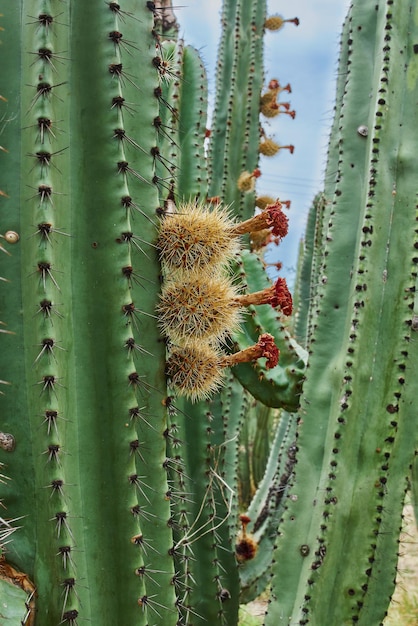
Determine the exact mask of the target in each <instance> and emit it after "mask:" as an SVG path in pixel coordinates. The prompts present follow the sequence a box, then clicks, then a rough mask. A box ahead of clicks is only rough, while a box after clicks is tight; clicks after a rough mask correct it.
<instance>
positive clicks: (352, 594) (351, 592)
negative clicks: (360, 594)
mask: <svg viewBox="0 0 418 626" xmlns="http://www.w3.org/2000/svg"><path fill="white" fill-rule="evenodd" d="M347 593H348V595H349V596H355V595H356V592H355V590H354V589H348V590H347Z"/></svg>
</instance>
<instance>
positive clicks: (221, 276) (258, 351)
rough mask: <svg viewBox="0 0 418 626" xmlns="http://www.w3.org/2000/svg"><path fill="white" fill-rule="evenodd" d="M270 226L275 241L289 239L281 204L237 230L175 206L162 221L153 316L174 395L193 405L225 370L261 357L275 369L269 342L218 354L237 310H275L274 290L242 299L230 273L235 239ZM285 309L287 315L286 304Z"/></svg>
mask: <svg viewBox="0 0 418 626" xmlns="http://www.w3.org/2000/svg"><path fill="white" fill-rule="evenodd" d="M270 226H272V227H273V232H275V233H276V234H277V235H278V236H284V235H285V234H286V232H287V218H286V216H285V215H284V214H283V213H282V212H281V204H280V203H279V202H276V203H273V204H272V205H269V206H268V207H266V209H265V210H264V211H263V212H262V214H259V215H257V216H254V218H251V219H250V220H247V221H245V222H242V223H241V224H239V223H236V222H235V221H234V220H233V219H232V218H231V217H230V214H229V213H228V210H227V209H226V208H225V207H222V206H219V205H218V206H215V207H213V208H211V209H210V208H208V206H207V205H205V204H195V203H186V204H182V205H180V206H179V207H178V209H176V211H174V212H167V213H165V215H164V217H163V219H162V221H161V225H160V230H159V235H158V239H157V248H158V250H159V254H160V260H161V264H162V269H163V276H164V284H163V287H162V291H161V296H160V302H159V304H158V307H157V313H158V317H159V325H160V328H161V332H162V333H163V335H164V336H165V337H166V338H167V339H168V349H169V352H170V354H169V357H168V360H167V367H166V372H167V376H168V378H169V379H170V381H171V384H172V385H173V387H174V388H175V389H176V390H177V392H178V393H179V394H180V395H185V396H187V397H188V398H190V399H191V400H192V401H195V400H199V399H203V398H207V397H209V396H210V395H211V394H212V393H213V392H215V391H216V390H217V389H218V388H219V386H220V385H221V384H222V381H223V371H224V368H225V367H229V366H231V365H234V364H235V363H238V362H242V361H243V360H244V361H249V360H255V359H257V358H260V357H261V356H264V357H266V358H267V367H274V365H275V364H276V363H277V359H278V351H277V348H276V347H275V346H274V341H273V339H272V337H271V336H270V335H262V336H261V337H260V340H259V342H258V343H257V344H256V345H255V346H253V347H251V348H250V349H247V350H246V351H245V350H244V351H241V352H239V353H236V354H235V355H232V356H231V355H229V356H226V355H225V354H223V353H222V350H221V345H222V343H223V342H224V341H225V340H226V339H227V337H228V336H229V335H230V334H231V333H233V332H234V331H236V330H237V329H238V328H239V325H240V322H241V310H242V307H243V306H247V305H248V304H258V303H266V302H270V303H271V304H273V302H274V306H277V305H281V304H280V302H279V301H278V300H277V297H278V296H277V293H278V292H277V289H276V288H275V287H272V288H270V289H267V290H265V291H263V292H257V293H256V294H253V296H254V297H253V298H252V296H251V294H249V295H246V296H240V295H239V294H238V290H237V288H236V287H235V285H234V284H233V281H232V278H231V276H230V273H229V264H230V262H231V260H232V259H233V257H234V256H235V255H236V253H237V252H238V250H239V237H240V235H242V234H243V233H245V232H251V231H252V230H261V229H264V228H266V227H270ZM281 280H282V281H284V279H281ZM279 291H280V293H281V292H282V291H283V286H282V285H281V286H280V290H279ZM277 303H278V304H277ZM283 310H284V311H287V310H288V303H287V304H286V305H285V307H284V309H283ZM285 314H287V313H285Z"/></svg>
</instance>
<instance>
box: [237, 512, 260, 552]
mask: <svg viewBox="0 0 418 626" xmlns="http://www.w3.org/2000/svg"><path fill="white" fill-rule="evenodd" d="M239 519H240V522H241V525H242V530H241V532H240V534H239V536H238V540H237V543H236V544H235V556H236V558H237V561H239V562H240V563H244V562H245V561H250V560H251V559H253V558H254V557H255V555H256V554H257V550H258V544H257V542H256V540H255V539H254V537H253V536H252V535H250V534H248V533H247V526H248V524H249V523H250V522H251V519H250V518H249V517H248V515H240V516H239Z"/></svg>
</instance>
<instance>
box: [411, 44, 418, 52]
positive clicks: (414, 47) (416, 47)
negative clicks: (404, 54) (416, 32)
mask: <svg viewBox="0 0 418 626" xmlns="http://www.w3.org/2000/svg"><path fill="white" fill-rule="evenodd" d="M412 49H413V51H414V54H418V43H414V45H413V48H412Z"/></svg>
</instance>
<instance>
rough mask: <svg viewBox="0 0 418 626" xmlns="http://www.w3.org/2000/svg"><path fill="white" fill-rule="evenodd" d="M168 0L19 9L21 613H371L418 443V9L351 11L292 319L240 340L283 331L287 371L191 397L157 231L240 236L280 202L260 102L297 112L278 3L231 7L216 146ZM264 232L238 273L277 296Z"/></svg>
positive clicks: (8, 522) (12, 220)
mask: <svg viewBox="0 0 418 626" xmlns="http://www.w3.org/2000/svg"><path fill="white" fill-rule="evenodd" d="M398 4H399V3H398ZM166 5H167V3H152V2H146V3H145V2H144V3H141V4H140V5H139V4H138V3H137V2H134V0H124V1H123V3H122V2H121V3H120V4H119V3H115V2H108V3H102V4H101V5H100V6H99V5H98V4H96V3H93V4H89V5H88V6H84V5H83V6H82V5H80V4H77V3H70V2H67V3H60V5H59V9H57V6H56V2H55V1H54V0H24V2H23V3H22V4H21V6H19V7H17V6H13V7H10V6H8V5H7V6H5V7H4V8H3V9H2V11H1V12H2V14H3V16H2V27H3V29H4V30H3V31H2V52H3V54H4V67H7V73H6V74H5V75H4V76H3V77H2V81H3V82H2V86H1V95H2V100H1V106H2V107H3V109H2V111H3V113H2V115H3V136H2V144H3V145H4V146H5V148H6V149H7V152H3V153H2V155H1V156H2V165H3V164H4V167H3V168H2V172H3V173H4V175H3V177H2V181H1V184H0V189H1V192H2V193H1V198H0V200H1V201H2V210H1V212H0V232H1V233H2V234H3V239H2V249H4V250H5V251H6V252H10V256H9V255H7V254H6V255H5V254H2V268H4V269H2V272H1V275H2V276H3V277H4V278H6V279H7V280H9V281H10V284H4V285H3V284H2V286H1V287H2V300H1V311H0V318H1V319H2V322H4V323H5V324H7V326H2V331H7V332H6V333H5V332H2V337H1V342H2V352H1V354H0V372H1V378H2V379H4V382H7V383H9V384H8V385H7V387H6V386H5V387H4V388H3V391H4V394H3V395H2V396H0V415H1V431H2V433H3V434H2V439H1V444H2V446H1V447H2V449H1V462H2V463H3V464H4V465H5V467H4V470H3V469H2V473H4V474H7V476H8V477H10V480H6V479H5V482H4V484H2V485H1V498H2V503H3V505H4V506H5V507H6V512H7V517H5V519H3V518H1V519H0V540H1V541H2V544H1V550H2V552H1V561H0V582H1V585H2V587H1V590H0V591H1V593H5V594H7V595H8V597H10V598H11V599H10V600H8V602H9V604H10V606H12V611H11V613H10V617H9V615H7V618H6V619H7V622H6V623H9V622H10V624H15V623H17V624H19V623H20V624H26V625H27V624H34V623H35V624H36V625H38V624H42V625H43V626H50V625H51V626H55V625H57V624H70V625H72V626H76V624H79V623H81V622H82V621H83V620H90V621H91V622H92V623H95V622H97V620H99V619H100V620H101V623H106V624H116V623H126V624H138V625H140V624H144V625H145V624H157V625H158V626H160V625H161V626H163V625H164V626H170V624H172V625H173V626H174V625H175V624H176V625H180V624H182V625H183V624H184V625H188V626H191V625H197V624H203V623H211V624H219V625H225V624H228V625H233V624H236V623H237V620H238V606H239V602H240V600H243V601H247V600H249V599H252V598H253V597H255V596H256V595H257V594H258V593H259V592H260V591H261V590H263V589H264V588H265V587H266V586H267V585H269V586H270V588H271V602H270V604H269V611H268V614H267V616H266V625H269V624H273V623H274V624H275V623H276V622H277V621H280V620H283V619H285V620H287V621H292V623H293V622H294V623H299V624H306V623H312V624H321V626H322V625H323V624H324V623H327V621H328V622H329V621H330V619H332V621H333V623H334V622H335V623H364V624H366V623H367V624H368V625H369V624H379V623H380V622H381V620H382V619H383V615H384V612H385V610H386V607H387V605H388V602H389V597H390V594H391V591H392V589H393V579H394V572H395V568H396V558H397V554H396V553H397V537H398V530H399V525H400V516H401V508H402V503H403V496H404V492H405V489H406V487H407V478H408V476H409V469H410V466H411V464H412V461H413V458H414V451H415V449H416V443H417V442H416V426H415V424H414V420H413V381H412V380H411V374H412V372H414V371H415V368H416V365H417V364H416V359H417V354H416V347H415V345H414V341H413V335H414V332H415V330H416V327H417V323H416V311H415V308H414V307H415V283H416V271H415V265H416V255H415V252H414V250H415V248H416V246H417V245H418V244H417V243H416V233H415V230H414V227H413V226H412V222H414V223H415V219H416V206H415V201H412V200H411V198H412V194H413V193H415V192H414V190H413V188H414V183H413V171H414V168H415V167H416V164H415V153H416V149H415V138H414V134H413V133H411V130H410V129H411V127H412V128H415V126H416V121H417V120H415V116H416V111H415V106H414V98H415V100H416V87H415V78H416V72H415V56H414V55H415V47H416V46H415V45H414V37H415V36H416V32H415V31H416V25H415V23H414V24H412V23H410V20H409V16H410V14H415V13H414V11H415V2H414V1H413V0H410V1H409V2H408V3H406V4H405V5H404V6H396V7H393V6H392V2H390V1H389V0H388V1H387V2H386V3H384V2H380V3H378V4H376V3H372V2H362V3H356V2H354V3H353V6H352V9H351V11H350V14H349V16H348V18H347V20H346V22H345V25H344V30H343V37H342V48H341V59H340V64H341V68H340V71H339V77H340V78H339V83H338V87H337V103H336V115H335V121H334V124H333V127H332V134H331V142H330V149H329V164H328V170H327V175H326V188H325V190H324V193H323V194H322V195H321V196H320V198H318V199H317V200H316V201H315V202H314V209H313V210H312V214H311V218H310V223H309V227H308V236H307V240H306V241H307V245H306V246H305V250H304V259H303V260H302V261H301V264H300V268H301V269H300V272H299V284H298V286H297V289H296V291H297V301H298V313H297V315H296V319H295V322H294V323H293V322H292V323H291V322H286V321H285V319H284V318H283V317H282V316H281V315H279V312H277V311H274V310H273V309H272V308H271V306H270V305H268V304H263V305H261V306H257V307H254V306H253V305H251V306H250V312H249V314H246V315H245V316H244V317H243V323H242V324H241V325H240V328H239V329H238V330H237V332H235V333H234V334H233V336H232V337H230V338H229V339H228V342H227V344H226V345H223V349H224V350H225V352H228V353H233V352H236V351H238V350H245V349H248V348H249V347H250V346H251V345H253V344H255V343H257V341H258V339H259V337H260V335H261V336H262V335H265V334H268V335H271V336H273V337H274V340H275V343H276V345H277V346H278V347H279V349H280V353H281V354H280V361H279V364H278V366H277V367H275V368H273V369H268V368H267V367H266V365H265V364H264V363H262V362H261V363H257V365H255V366H253V365H250V364H248V363H245V364H240V365H238V366H236V367H235V368H232V369H231V370H230V371H229V370H228V371H227V372H226V374H225V378H224V382H223V385H222V388H221V389H220V391H219V393H217V394H214V395H212V396H211V398H210V399H209V400H205V401H199V402H191V401H190V400H188V399H185V398H183V397H177V395H176V393H175V388H174V387H172V388H171V387H170V386H169V387H167V378H166V357H167V348H168V350H169V354H173V349H172V348H173V346H172V345H171V344H170V343H168V345H166V343H167V342H166V338H164V337H163V335H162V333H161V328H163V329H164V328H165V327H164V325H163V324H161V322H159V321H158V319H157V305H158V303H159V302H160V291H161V279H162V278H163V279H164V280H165V281H167V280H169V279H171V277H170V276H169V274H170V272H167V269H166V268H164V267H163V268H161V266H160V257H159V251H158V250H157V241H158V231H159V226H160V223H162V222H161V220H164V219H169V218H170V213H171V212H173V211H176V206H177V209H178V207H180V206H181V203H182V202H189V203H190V202H192V203H193V202H195V201H198V203H199V204H200V205H202V204H203V203H204V202H205V201H206V199H207V198H209V206H210V205H211V204H212V205H217V203H218V202H221V203H222V204H224V205H230V206H231V208H230V215H231V218H232V219H234V220H236V221H237V220H241V221H243V220H247V219H248V218H250V217H251V216H252V215H253V213H254V207H255V205H256V204H257V205H258V206H260V207H262V208H265V206H266V204H270V203H271V202H270V200H271V201H272V202H274V199H267V200H265V199H262V198H258V199H257V195H256V193H255V188H254V187H255V181H256V179H257V178H258V176H259V170H258V159H259V152H260V150H261V152H262V153H263V152H264V153H265V152H266V147H265V144H266V143H267V142H268V141H269V139H270V138H267V137H266V135H265V133H264V131H263V130H262V129H261V130H260V103H261V104H263V103H264V104H265V105H266V106H267V105H268V108H269V110H268V111H267V114H268V115H269V116H271V115H274V116H276V114H277V113H278V112H279V111H281V112H285V111H286V108H285V107H283V106H281V102H280V101H277V98H279V97H280V92H281V90H283V88H281V87H280V85H279V84H278V82H277V80H275V79H274V80H271V81H268V84H267V85H265V86H264V89H263V84H264V82H265V78H264V75H263V70H262V62H263V44H262V37H260V35H261V34H262V33H263V31H264V28H265V20H266V13H267V12H266V4H265V2H259V1H256V0H254V1H251V2H245V3H243V2H240V1H239V0H233V1H228V2H225V3H224V7H223V13H222V24H223V31H222V36H221V42H220V47H219V57H218V67H217V79H216V82H217V93H216V99H215V113H214V122H213V127H212V128H211V130H210V133H209V132H208V131H207V128H206V102H207V88H206V77H205V72H204V69H203V66H202V63H201V61H200V59H199V56H198V55H197V53H196V51H194V50H193V49H192V48H190V47H188V46H187V45H185V44H184V42H183V41H181V40H178V39H176V37H177V32H178V28H177V24H176V20H175V17H174V16H173V13H172V10H171V7H168V8H165V7H166ZM291 21H292V20H291ZM275 23H276V25H277V20H276V22H275ZM280 25H283V21H282V22H280ZM168 36H170V37H171V38H172V39H170V40H166V39H167V37H168ZM365 58H367V59H368V60H369V62H368V63H365V62H364V59H365ZM388 82H389V86H388ZM243 85H245V86H246V89H247V92H246V98H242V97H241V93H242V88H243ZM371 89H372V95H373V97H372V99H370V97H369V93H370V90H371ZM399 94H401V98H402V107H399V106H398V104H399V102H398V99H399ZM270 109H271V110H270ZM289 113H292V112H290V110H289ZM292 116H293V115H289V116H288V117H292ZM365 129H368V134H367V132H366V131H365ZM209 134H210V139H209V148H208V150H206V143H207V139H208V135H209ZM260 143H261V144H262V146H264V147H261V146H260ZM237 147H240V149H237ZM290 149H292V147H290ZM275 150H276V148H274V150H272V149H270V150H267V151H268V152H270V153H273V152H274V151H275ZM335 172H337V174H336V175H335ZM239 181H241V182H239ZM335 181H336V182H335ZM257 186H258V183H257ZM174 203H175V204H174ZM175 205H176V206H175ZM377 211H378V214H377ZM6 233H9V235H7V236H6ZM10 233H12V234H11V235H10ZM13 233H17V234H18V236H19V238H17V237H15V235H13ZM268 234H269V233H268V232H267V233H266V235H268ZM252 239H253V238H252V236H251V235H245V236H243V237H241V239H240V255H239V256H238V257H237V258H236V259H234V262H233V264H231V265H226V264H225V266H224V270H223V271H224V275H225V276H227V277H228V280H233V281H234V284H236V285H237V288H239V290H240V292H242V293H244V292H246V291H248V292H250V293H251V292H257V291H259V290H261V289H264V288H267V287H268V285H269V281H268V279H267V278H266V275H265V271H264V267H263V263H262V256H260V255H257V254H256V253H255V252H254V251H251V241H252ZM253 247H255V244H254V245H253ZM162 274H165V275H164V276H162ZM4 294H5V295H4ZM307 300H309V306H308V302H307ZM292 326H293V328H294V331H295V334H296V337H297V339H298V341H299V342H300V344H302V345H303V348H302V347H301V346H300V345H299V344H298V343H297V342H296V341H295V339H293V338H292V337H291V334H290V330H291V327H292ZM12 333H13V334H12ZM167 334H168V333H167ZM382 338H384V341H382ZM304 348H307V350H308V351H309V354H310V356H309V368H308V371H307V377H306V381H305V383H304V388H303V396H302V403H301V408H300V410H299V413H295V411H296V410H297V409H298V407H299V403H300V398H301V395H300V394H301V392H302V387H301V384H302V379H303V377H304V374H305V363H306V356H307V354H306V352H305V349H304ZM388 354H389V355H390V356H389V358H388ZM225 358H229V357H225ZM2 382H3V381H2ZM168 382H170V381H168ZM277 409H280V410H281V412H280V413H279V411H278V410H277ZM283 409H285V410H286V412H285V411H284V410H283ZM279 416H280V418H279ZM267 429H268V431H267V432H266V430H267ZM8 433H10V434H11V436H12V438H11V439H10V438H8ZM242 447H244V448H245V449H244V451H243V450H242ZM244 508H246V509H247V510H244ZM359 520H361V523H360V522H359ZM277 530H278V531H279V535H278V537H277ZM7 541H8V543H6V542H7ZM274 545H275V550H274V553H273V550H272V548H273V546H274ZM341 554H346V556H345V561H344V562H343V563H341ZM254 555H255V556H254ZM250 557H253V558H250ZM381 563H385V567H381ZM341 565H343V567H341ZM382 590H383V592H382ZM12 592H13V593H12ZM12 596H13V598H12ZM330 598H332V600H331V603H330ZM330 605H331V606H332V609H333V611H334V613H333V615H332V617H330V613H329V611H330V608H331V607H330ZM99 616H100V617H99ZM12 620H14V621H12Z"/></svg>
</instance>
